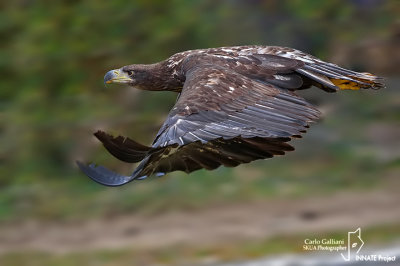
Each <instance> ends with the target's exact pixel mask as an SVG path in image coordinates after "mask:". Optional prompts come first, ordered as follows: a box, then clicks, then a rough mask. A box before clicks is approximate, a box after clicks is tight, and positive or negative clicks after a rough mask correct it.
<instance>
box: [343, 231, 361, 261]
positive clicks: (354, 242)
mask: <svg viewBox="0 0 400 266" xmlns="http://www.w3.org/2000/svg"><path fill="white" fill-rule="evenodd" d="M363 246H364V241H363V240H362V239H361V228H358V229H357V230H355V231H354V232H348V233H347V257H346V256H345V255H343V253H341V255H342V258H343V259H344V260H345V261H350V259H351V255H352V254H358V253H359V252H360V250H361V248H362V247H363Z"/></svg>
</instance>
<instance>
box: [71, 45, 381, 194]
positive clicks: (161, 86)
mask: <svg viewBox="0 0 400 266" xmlns="http://www.w3.org/2000/svg"><path fill="white" fill-rule="evenodd" d="M104 81H105V82H106V83H124V84H128V85H130V86H133V87H136V88H139V89H143V90H156V91H157V90H159V91H161V90H168V91H175V92H179V93H180V96H179V98H178V100H177V102H176V104H175V106H174V107H173V108H172V110H171V112H170V114H169V116H168V118H167V120H166V121H165V123H164V124H163V125H162V127H161V129H160V131H159V132H158V134H157V136H156V138H155V140H154V142H153V144H152V145H151V146H145V145H142V144H139V143H137V142H135V141H133V140H131V139H129V138H125V137H122V136H119V137H113V136H111V135H108V134H107V133H105V132H102V131H98V132H96V133H95V136H96V137H97V138H98V139H99V140H100V141H101V142H102V143H103V145H104V147H105V148H106V149H107V150H108V151H109V152H110V153H111V154H112V155H114V156H115V157H116V158H118V159H120V160H122V161H125V162H129V163H139V165H138V166H137V168H136V169H135V170H134V172H133V173H132V175H129V176H123V175H119V174H117V173H114V172H112V171H110V170H108V169H106V168H105V167H102V166H95V165H94V164H90V165H85V164H83V163H80V162H78V165H79V167H80V169H81V170H82V171H83V172H84V173H85V174H87V175H88V176H89V177H90V178H92V179H93V180H95V181H96V182H99V183H101V184H104V185H109V186H119V185H123V184H126V183H128V182H130V181H132V180H135V179H137V180H139V179H143V178H146V177H148V176H151V175H157V176H161V175H164V174H166V173H169V172H172V171H177V170H181V171H185V172H187V173H190V172H192V171H195V170H198V169H202V168H205V169H207V170H212V169H215V168H217V167H219V166H221V165H224V166H227V167H235V166H237V165H239V164H242V163H248V162H251V161H254V160H257V159H266V158H271V157H273V156H274V155H283V154H285V152H286V151H292V150H294V148H293V147H292V146H290V145H289V144H287V142H288V141H290V139H291V138H293V137H299V136H300V135H301V134H302V133H304V132H306V129H307V128H308V127H309V124H310V123H311V122H313V121H316V120H317V119H318V118H319V115H320V113H319V111H318V110H317V109H315V108H314V107H313V106H311V105H310V104H309V103H307V102H306V101H305V100H304V99H303V98H301V97H299V96H298V95H297V94H296V93H295V92H294V91H296V90H302V89H306V88H309V87H310V86H312V85H314V86H316V87H318V88H321V89H322V90H325V91H327V92H335V91H337V90H339V89H352V90H354V89H360V88H362V89H368V88H372V89H379V88H381V87H383V86H384V85H383V83H382V79H381V78H379V77H376V76H374V75H372V74H369V73H358V72H354V71H351V70H347V69H344V68H341V67H339V66H337V65H334V64H331V63H326V62H324V61H321V60H319V59H318V58H315V57H313V56H311V55H308V54H306V53H303V52H301V51H298V50H295V49H291V48H285V47H273V46H237V47H222V48H211V49H203V50H192V51H186V52H182V53H178V54H175V55H173V56H171V57H170V58H168V59H167V60H165V61H162V62H160V63H156V64H152V65H128V66H124V67H122V68H120V69H116V70H111V71H109V72H108V73H107V74H106V75H105V77H104Z"/></svg>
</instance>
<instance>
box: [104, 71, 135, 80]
mask: <svg viewBox="0 0 400 266" xmlns="http://www.w3.org/2000/svg"><path fill="white" fill-rule="evenodd" d="M129 82H132V79H131V77H129V75H128V74H127V73H126V72H124V71H122V70H121V69H113V70H110V71H108V72H107V73H106V75H105V76H104V83H107V84H110V83H129Z"/></svg>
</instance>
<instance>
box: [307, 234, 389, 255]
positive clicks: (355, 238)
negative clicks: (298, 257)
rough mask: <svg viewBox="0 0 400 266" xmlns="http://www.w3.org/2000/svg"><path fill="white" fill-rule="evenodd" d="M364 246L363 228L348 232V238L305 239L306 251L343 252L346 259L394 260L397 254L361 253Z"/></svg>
mask: <svg viewBox="0 0 400 266" xmlns="http://www.w3.org/2000/svg"><path fill="white" fill-rule="evenodd" d="M363 246H364V241H363V239H362V237H361V228H357V229H356V230H355V231H350V232H347V239H346V238H345V237H344V238H342V239H335V238H321V239H318V238H314V239H310V238H306V239H305V240H304V245H303V250H304V251H329V252H339V251H340V252H341V253H340V255H341V256H342V258H343V259H344V260H345V261H362V262H393V261H396V259H397V258H396V256H387V255H382V254H367V253H360V251H361V249H362V248H363Z"/></svg>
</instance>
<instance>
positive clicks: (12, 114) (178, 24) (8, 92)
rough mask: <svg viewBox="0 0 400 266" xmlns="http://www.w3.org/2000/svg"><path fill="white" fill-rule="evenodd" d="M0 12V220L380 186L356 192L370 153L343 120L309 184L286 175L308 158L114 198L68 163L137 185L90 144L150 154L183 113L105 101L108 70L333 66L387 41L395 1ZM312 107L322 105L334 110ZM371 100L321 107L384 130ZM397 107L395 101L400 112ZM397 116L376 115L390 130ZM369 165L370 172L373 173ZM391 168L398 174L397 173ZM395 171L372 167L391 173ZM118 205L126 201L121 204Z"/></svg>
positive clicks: (153, 96)
mask: <svg viewBox="0 0 400 266" xmlns="http://www.w3.org/2000/svg"><path fill="white" fill-rule="evenodd" d="M0 8H1V9H0V10H1V11H0V39H1V42H0V47H1V49H0V71H1V79H0V117H1V120H0V134H1V138H2V145H1V149H0V185H1V191H0V194H1V196H0V218H1V217H3V218H7V217H14V218H15V217H19V218H21V217H22V216H30V215H32V216H35V217H36V216H37V217H41V218H46V217H48V218H51V219H53V218H60V217H61V218H62V217H63V215H67V216H68V215H72V216H74V215H78V216H79V215H83V216H84V215H85V214H84V213H85V209H87V208H88V206H93V205H96V203H95V202H98V201H99V200H100V201H101V202H103V203H105V204H104V205H101V204H98V205H97V206H98V208H102V209H106V211H107V210H111V209H113V208H115V207H114V206H115V204H118V206H119V207H118V208H116V210H115V209H114V211H121V212H123V211H133V210H135V209H137V208H141V207H142V206H144V207H143V208H147V207H148V208H155V209H157V210H159V209H160V208H161V207H157V204H160V206H166V205H168V206H172V207H174V206H182V205H185V204H189V205H190V206H191V207H193V206H195V205H196V202H198V201H207V202H213V201H218V200H221V199H224V200H230V197H229V193H231V194H232V195H234V196H232V197H236V198H239V199H245V198H249V197H250V198H251V197H252V195H256V196H255V197H257V195H265V194H268V191H270V192H271V193H276V191H279V189H280V188H281V187H280V185H282V184H286V185H288V186H289V187H298V186H300V187H301V184H307V180H309V181H310V182H311V183H312V184H316V185H315V186H318V184H319V183H318V182H325V181H326V182H332V186H334V185H338V186H339V187H345V186H346V185H348V183H351V184H353V183H357V184H358V183H360V182H361V183H362V182H363V181H362V180H367V181H368V182H369V181H372V180H373V178H372V177H371V178H366V179H362V178H363V177H361V176H360V173H361V174H364V173H365V174H366V175H367V172H368V171H365V170H364V168H363V166H362V165H361V164H362V162H359V161H358V162H356V163H355V162H353V161H354V156H358V153H357V151H355V149H353V148H354V147H352V146H351V145H355V146H357V145H358V144H359V145H358V146H357V147H359V146H360V147H364V146H363V145H364V144H365V143H364V144H363V143H361V144H360V143H354V142H352V141H357V139H358V131H351V130H350V131H351V132H355V133H354V136H353V137H349V138H348V141H347V142H346V140H345V139H344V138H345V136H346V135H347V133H348V132H341V131H340V130H341V129H340V127H343V124H345V123H348V122H350V121H347V120H346V121H340V120H331V122H330V123H333V124H334V125H332V126H331V127H330V125H329V124H328V128H330V129H331V130H332V131H335V130H337V131H338V132H339V133H338V136H339V137H337V136H336V137H335V136H333V138H334V139H335V140H334V141H332V142H329V140H327V138H326V137H324V136H326V135H324V134H325V133H326V134H328V135H329V134H332V133H330V132H328V133H327V132H322V133H321V134H319V133H318V130H316V131H314V132H317V133H315V134H314V135H312V134H311V137H310V138H312V139H311V140H310V141H309V142H305V143H306V144H307V143H308V144H310V142H312V141H314V140H315V139H317V140H320V141H321V143H322V144H321V145H322V146H321V147H325V148H327V150H326V149H325V150H322V148H321V149H316V152H320V153H321V154H322V156H321V157H318V156H316V155H312V156H311V157H309V161H306V163H309V162H310V161H311V160H312V159H315V158H316V157H318V158H319V160H320V161H318V162H321V163H322V165H323V167H318V166H316V170H315V171H311V170H310V171H309V170H304V169H303V170H301V169H302V166H301V165H302V164H303V163H304V162H302V163H299V164H297V165H295V166H294V168H293V170H289V169H287V167H286V164H287V163H295V162H296V160H298V159H299V158H300V157H296V155H290V156H292V157H290V156H289V158H288V159H282V158H281V159H276V161H275V159H274V160H272V161H269V162H258V163H255V164H253V165H251V166H241V167H239V168H238V169H237V170H236V169H235V170H232V169H224V168H222V169H219V170H217V171H215V172H205V171H200V172H197V173H195V174H193V175H191V176H190V177H186V176H185V175H184V174H182V173H177V174H171V175H169V176H167V177H166V178H165V179H168V180H167V181H165V180H163V181H157V180H154V179H152V180H151V181H145V182H144V183H143V184H140V185H139V184H130V185H129V186H127V187H124V188H121V189H119V190H117V191H118V192H115V189H114V191H112V189H110V188H103V187H100V186H98V185H97V184H95V183H93V182H92V181H90V180H89V179H87V178H86V177H85V176H84V175H83V174H82V173H80V172H79V171H78V170H77V168H76V167H75V164H74V161H75V160H76V159H80V160H84V161H87V160H95V161H96V162H99V163H103V164H105V165H107V166H108V167H110V168H113V169H119V170H120V171H125V172H129V171H130V170H131V167H130V166H129V165H125V164H122V163H120V162H117V160H116V159H113V158H112V156H110V155H108V153H107V152H106V151H105V150H104V149H103V148H102V147H101V146H100V145H99V144H98V143H96V142H95V141H94V139H93V137H92V136H91V134H92V132H94V131H96V130H97V129H104V130H106V131H108V132H111V133H114V134H122V135H125V136H130V137H132V138H133V139H136V140H139V141H140V142H144V143H149V142H150V141H151V139H152V137H153V136H154V135H155V133H156V131H157V128H158V127H159V125H160V124H161V123H162V121H163V118H164V117H165V116H166V114H167V112H168V110H169V108H170V107H171V105H172V104H173V102H174V100H175V97H176V95H174V94H173V93H153V92H135V91H133V90H132V89H130V88H123V87H117V86H109V87H104V85H103V75H104V73H105V72H107V71H108V70H110V69H113V68H116V67H120V66H123V65H127V64H133V63H152V62H156V61H159V60H163V59H165V58H167V57H168V56H170V55H172V54H173V53H175V52H179V51H183V50H187V49H196V48H206V47H217V46H232V45H241V44H265V45H282V46H290V47H295V48H298V49H301V50H304V51H307V52H309V53H312V54H314V55H316V56H320V57H322V58H323V59H329V57H328V56H332V55H335V52H336V51H340V48H341V47H357V45H358V44H359V43H360V42H361V41H363V40H383V42H385V40H392V37H393V35H394V34H396V29H397V28H396V26H395V25H396V20H397V19H398V14H399V11H400V10H399V5H398V2H397V1H395V0H393V1H373V0H364V1H363V0H353V1H340V0H332V1H317V0H310V1H297V0H295V1H280V0H272V1H266V0H265V1H262V0H251V1H238V0H224V1H213V0H205V1H194V0H191V1H183V0H173V1H161V0H154V1H147V0H136V1H120V0H115V1H102V2H100V1H93V0H88V1H31V0H16V1H4V2H2V3H0ZM396 36H397V35H396ZM385 47H386V46H385ZM388 47H389V46H388ZM366 49H367V48H366ZM387 49H390V48H387ZM389 52H390V50H389ZM353 56H354V55H353ZM345 58H346V60H345V61H344V63H345V64H347V66H350V67H356V68H358V69H361V70H366V69H365V65H361V66H360V65H358V64H353V63H352V62H353V61H352V59H353V57H352V55H351V54H350V56H345ZM371 60H372V61H374V60H376V61H379V60H378V59H376V58H371ZM371 60H368V62H369V61H371ZM388 60H390V59H388ZM362 62H365V61H362ZM380 69H384V68H380ZM369 71H372V70H370V69H369ZM383 71H385V70H383ZM381 74H385V72H383V73H381ZM314 93H316V94H317V96H312V97H314V98H313V99H314V101H317V102H319V101H321V99H322V98H323V97H327V96H321V95H322V93H320V92H315V90H314ZM382 93H383V94H384V93H385V92H382ZM391 93H392V94H388V95H387V96H386V97H385V98H384V100H382V101H386V100H387V99H389V102H390V99H392V100H393V99H394V98H393V97H398V95H399V94H398V93H397V92H395V91H392V92H391ZM347 95H348V94H347ZM393 95H394V96H393ZM392 96H393V97H392ZM330 97H332V96H331V95H330ZM358 97H361V98H358ZM375 99H376V98H375V95H369V94H368V95H366V96H360V95H352V96H351V97H350V98H346V97H345V96H335V97H333V98H332V99H328V100H326V101H325V102H328V101H334V102H338V101H342V104H343V106H344V107H343V106H342V107H343V110H342V114H345V116H346V114H347V113H350V114H349V117H350V118H351V119H358V120H359V121H361V122H360V123H362V121H368V122H370V121H373V120H374V119H380V117H375V118H374V117H371V116H370V115H371V114H376V112H375V111H376V110H375V109H374V108H378V109H379V108H382V106H381V105H379V100H378V102H376V100H375ZM346 101H348V102H346ZM396 104H397V102H395V101H394V100H393V102H392V105H393V106H397V105H396ZM346 108H347V109H346ZM396 108H397V114H398V113H399V112H398V107H396ZM363 112H365V113H363ZM391 112H392V109H391V111H390V110H387V112H383V111H382V112H381V114H382V115H386V116H390V113H391ZM388 113H389V114H388ZM392 115H393V116H395V115H394V114H392ZM343 119H344V120H345V119H346V117H343ZM393 121H396V122H398V121H399V117H398V116H397V117H391V118H388V119H387V123H391V122H393ZM335 123H336V124H335ZM351 123H352V122H350V124H351ZM325 126H327V125H325ZM321 128H323V127H321ZM321 128H320V130H321V131H323V129H321ZM342 130H343V131H345V130H346V129H345V128H343V129H342ZM349 134H351V133H349ZM321 139H322V140H321ZM324 141H325V142H324ZM296 143H297V142H296ZM299 143H300V141H299ZM332 143H333V144H332ZM340 143H341V144H340ZM306 144H304V145H306ZM323 145H325V146H323ZM338 145H341V146H338ZM314 150H315V148H314ZM335 152H336V153H337V154H336V155H335ZM303 153H305V154H307V150H306V149H303ZM299 154H300V155H302V154H301V151H299ZM308 154H309V153H308ZM300 155H299V156H300ZM303 155H304V154H303ZM364 155H365V154H364ZM324 156H326V158H324ZM346 156H347V157H346ZM365 156H366V157H368V156H369V155H365ZM371 156H372V158H370V159H369V160H370V161H372V162H375V157H374V156H373V155H371ZM285 158H286V157H285ZM285 160H288V161H287V162H286V161H285ZM335 163H336V166H335ZM390 163H391V164H390V165H391V167H397V168H396V169H398V165H399V163H398V161H394V162H393V161H390ZM387 164H389V163H388V162H375V166H376V167H377V168H378V169H381V170H382V169H384V170H385V171H386V169H387ZM318 165H320V164H318ZM337 165H340V166H339V167H337ZM372 165H374V163H373V164H372ZM393 165H394V166H393ZM296 167H297V168H296ZM357 167H359V168H360V169H361V170H360V171H357V169H358V168H357ZM299 169H300V170H299ZM333 169H336V170H335V171H334V170H333ZM337 169H339V170H337ZM340 169H342V170H340ZM246 171H254V172H255V173H256V174H255V177H254V179H250V181H249V180H246V179H245V178H244V177H243V173H245V172H246ZM302 171H304V173H303V174H298V173H301V172H302ZM341 171H342V172H341ZM348 171H350V172H351V171H354V174H355V175H356V176H355V177H353V178H354V179H356V181H354V180H348V179H346V176H345V177H343V174H344V173H346V172H348ZM382 171H383V170H382ZM388 171H389V170H388ZM320 175H321V176H322V175H326V178H325V179H323V180H324V181H318V180H321V179H320V178H319V177H320ZM335 176H336V177H337V178H336V179H335ZM300 177H302V178H303V179H301V178H300ZM343 178H344V179H343ZM285 180H286V181H285ZM288 180H289V181H288ZM335 180H336V181H337V184H334V183H335V182H336V181H335ZM304 181H305V183H304ZM285 182H287V183H285ZM291 182H292V183H291ZM315 182H316V183H315ZM341 182H344V183H341ZM346 182H347V183H346ZM352 182H353V183H352ZM365 183H367V182H365ZM320 185H324V184H320ZM325 185H326V184H325ZM303 186H304V185H303ZM326 186H327V188H328V187H330V184H329V183H328V184H327V185H326ZM300 190H301V189H300ZM196 191H197V192H196ZM221 191H222V192H223V193H221ZM296 191H297V190H296ZM296 193H297V192H296ZM132 194H134V195H132ZM129 195H130V196H129ZM210 195H215V196H210ZM104 197H105V198H104ZM122 197H127V198H125V201H124V202H123V203H122V204H121V203H120V199H121V198H122ZM155 197H160V198H162V200H156V199H154V198H155ZM186 200H187V201H188V202H189V203H187V202H186ZM191 201H193V202H194V203H193V204H190V202H191ZM78 203H79V204H78ZM146 204H147V205H146ZM78 205H79V206H80V207H79V206H78ZM107 208H108V209H107ZM91 212H93V213H92V214H95V213H97V212H102V211H101V210H98V209H96V208H93V209H91V210H90V211H89V212H88V213H89V215H90V214H91ZM103 212H104V210H103Z"/></svg>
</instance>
